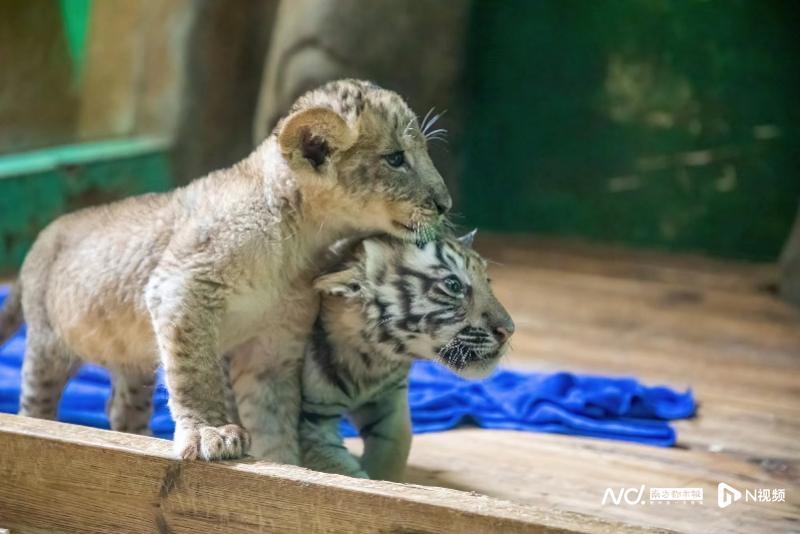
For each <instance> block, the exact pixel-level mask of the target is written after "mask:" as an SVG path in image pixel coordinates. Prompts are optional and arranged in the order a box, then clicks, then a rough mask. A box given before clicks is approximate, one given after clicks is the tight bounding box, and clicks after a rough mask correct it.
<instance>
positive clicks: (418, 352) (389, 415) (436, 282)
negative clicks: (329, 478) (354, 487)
mask: <svg viewBox="0 0 800 534" xmlns="http://www.w3.org/2000/svg"><path fill="white" fill-rule="evenodd" d="M474 235H475V232H472V233H471V234H468V235H466V236H464V237H462V238H459V239H455V238H443V239H440V240H437V241H431V242H428V243H427V244H421V245H415V244H413V243H406V242H400V241H398V240H397V239H394V238H391V237H374V238H369V239H366V240H364V241H362V242H360V243H359V244H358V245H356V248H355V250H354V251H353V252H352V254H351V255H350V259H349V260H347V261H345V262H344V263H342V264H340V265H339V266H338V267H337V268H335V269H334V270H333V272H328V273H327V274H323V275H322V276H320V277H318V278H317V279H316V281H315V287H316V288H317V289H318V290H319V291H320V293H321V295H322V304H321V309H320V315H319V316H318V318H317V320H316V323H315V325H314V328H313V333H312V336H311V339H310V342H309V343H308V344H307V347H306V354H305V361H304V368H303V377H302V384H303V385H302V391H303V400H302V415H301V422H300V448H301V451H302V455H303V465H304V466H306V467H309V468H311V469H316V470H319V471H327V472H331V473H340V474H345V475H350V476H354V477H362V478H375V479H385V480H400V479H401V478H402V476H403V471H404V469H405V464H406V460H407V459H408V453H409V448H410V445H411V423H410V417H409V408H408V399H407V394H408V381H407V378H408V372H409V368H410V366H411V363H412V361H413V360H414V359H429V360H436V361H439V362H441V363H443V364H444V365H446V366H447V367H449V368H450V369H452V370H454V371H456V372H457V373H459V374H461V375H465V376H470V377H479V376H485V375H487V374H489V372H491V370H492V369H493V368H494V367H495V365H496V364H497V362H498V360H499V359H500V357H501V356H502V355H503V353H504V352H505V350H506V348H507V346H508V343H507V342H508V339H509V337H510V336H511V334H513V333H514V323H513V321H512V320H511V317H510V316H509V314H508V312H507V311H506V310H505V309H504V308H503V306H502V305H501V304H500V303H499V302H498V301H497V299H496V298H495V296H494V294H493V293H492V290H491V288H490V287H489V281H488V279H487V276H486V261H485V260H484V259H483V258H481V257H480V256H479V255H478V254H477V253H476V252H474V251H473V250H472V249H471V245H472V240H473V237H474ZM342 415H348V416H349V417H350V419H351V420H352V422H353V423H354V425H355V426H356V427H357V428H358V430H359V434H360V435H361V437H362V438H363V440H364V454H363V456H362V457H361V460H360V461H359V460H357V459H356V458H355V457H354V456H352V455H351V454H350V453H348V451H347V450H346V449H345V447H344V445H343V441H342V437H341V435H340V432H339V420H340V417H341V416H342Z"/></svg>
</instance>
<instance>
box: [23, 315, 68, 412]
mask: <svg viewBox="0 0 800 534" xmlns="http://www.w3.org/2000/svg"><path fill="white" fill-rule="evenodd" d="M80 364H81V361H80V360H79V359H78V358H76V357H74V356H73V355H71V354H70V352H69V351H68V350H67V348H66V347H65V346H64V344H63V343H61V341H60V340H59V339H58V337H57V336H56V335H55V333H54V332H53V331H52V330H51V329H50V327H49V325H39V324H36V323H35V322H29V324H28V339H27V346H26V347H25V359H24V361H23V363H22V387H21V391H20V401H19V414H20V415H24V416H27V417H38V418H40V419H55V418H56V414H57V411H58V401H59V400H60V399H61V393H62V392H63V390H64V385H65V384H66V383H67V380H69V378H70V377H71V376H72V375H73V374H74V373H75V371H77V370H78V368H79V367H80Z"/></svg>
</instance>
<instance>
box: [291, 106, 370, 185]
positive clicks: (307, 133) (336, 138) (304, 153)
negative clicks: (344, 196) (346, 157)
mask: <svg viewBox="0 0 800 534" xmlns="http://www.w3.org/2000/svg"><path fill="white" fill-rule="evenodd" d="M355 141H356V132H355V131H354V129H353V128H350V126H348V125H347V123H346V122H345V120H344V119H343V118H342V116H341V115H339V114H338V113H336V112H335V111H333V110H332V109H327V108H311V109H306V110H303V111H298V112H296V113H293V114H292V115H289V117H288V118H287V119H286V121H285V122H284V124H283V128H281V131H280V133H279V134H278V142H279V143H280V145H281V151H282V152H283V155H284V156H285V157H286V159H287V160H288V161H289V164H290V165H293V166H294V165H296V164H297V163H300V162H304V164H309V165H311V167H312V168H313V169H314V170H316V171H318V170H320V167H322V166H323V165H324V164H325V163H326V162H327V161H328V159H329V157H330V156H331V154H333V153H334V152H337V151H341V150H347V149H348V148H350V147H351V146H353V143H355Z"/></svg>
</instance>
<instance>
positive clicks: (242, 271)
mask: <svg viewBox="0 0 800 534" xmlns="http://www.w3.org/2000/svg"><path fill="white" fill-rule="evenodd" d="M423 132H424V125H422V126H421V125H420V124H419V123H418V121H417V118H416V116H415V115H414V113H413V112H412V111H411V110H410V109H409V107H408V106H407V105H406V103H405V102H404V101H403V100H402V98H401V97H400V96H398V95H397V94H395V93H393V92H391V91H387V90H384V89H381V88H380V87H377V86H376V85H374V84H371V83H369V82H364V81H358V80H343V81H338V82H332V83H329V84H327V85H324V86H322V87H320V88H318V89H316V90H313V91H310V92H309V93H307V94H305V95H303V96H302V97H300V98H299V99H298V100H297V102H296V103H295V104H294V105H293V106H292V108H291V110H290V112H289V114H288V116H287V117H285V118H283V119H282V120H281V121H280V122H279V123H278V125H277V126H276V127H275V130H274V131H273V132H272V134H271V135H270V136H269V137H268V138H267V139H266V140H265V141H264V142H263V143H262V144H261V145H260V146H259V147H258V148H257V149H256V150H255V151H254V152H253V153H252V154H251V155H250V156H248V157H247V158H246V159H245V160H243V161H241V162H239V163H237V164H236V165H234V166H232V167H230V168H228V169H224V170H221V171H217V172H213V173H211V174H209V175H208V176H206V177H204V178H202V179H199V180H196V181H194V182H192V183H191V184H189V185H187V186H186V187H183V188H180V189H176V190H174V191H172V192H169V193H164V194H149V195H143V196H139V197H133V198H129V199H126V200H123V201H120V202H115V203H112V204H109V205H105V206H98V207H94V208H89V209H84V210H81V211H78V212H76V213H72V214H69V215H65V216H63V217H60V218H58V219H57V220H56V221H54V222H53V223H51V224H50V225H49V226H48V227H47V228H45V229H44V230H43V231H42V232H41V234H40V235H39V237H38V238H37V240H36V242H35V243H34V245H33V247H32V248H31V250H30V252H29V253H28V256H27V257H26V259H25V262H24V264H23V266H22V270H21V272H20V277H19V280H18V283H17V284H16V286H15V290H14V291H13V292H12V294H11V295H10V297H9V299H8V305H7V308H6V310H5V312H4V313H3V314H2V317H0V333H7V332H8V331H10V330H11V329H13V328H14V327H15V326H18V325H19V323H20V322H21V320H22V314H21V311H24V317H25V320H26V321H27V323H28V345H27V349H26V355H25V360H24V364H23V384H22V395H21V401H20V414H22V415H27V416H33V417H41V418H53V417H54V416H55V414H56V406H57V401H58V399H59V397H60V394H61V390H62V389H63V386H64V383H65V381H66V380H67V379H68V377H69V376H70V374H71V373H72V372H73V371H74V370H75V369H76V367H77V366H78V365H79V364H80V363H81V362H82V361H92V362H96V363H100V364H101V365H105V366H106V367H108V368H109V369H110V371H111V373H112V377H113V378H112V380H113V396H112V399H111V401H110V419H111V424H112V428H114V429H118V430H130V431H143V430H144V429H145V428H146V422H147V417H149V411H150V391H151V388H152V384H153V376H154V369H155V367H156V366H157V365H158V364H159V363H162V364H163V365H164V369H165V375H166V383H167V388H168V389H169V397H170V400H169V407H170V411H171V412H172V416H173V418H174V419H175V422H176V431H175V451H176V453H177V454H178V455H179V456H180V457H183V458H201V459H204V460H214V459H220V458H236V457H241V456H242V455H243V454H245V452H246V451H247V450H248V446H249V440H250V436H252V447H251V448H250V451H251V453H253V454H254V455H257V456H261V457H268V458H270V459H272V460H274V461H281V462H287V463H298V461H299V450H298V443H297V441H298V439H297V421H298V417H299V404H300V374H299V366H300V362H301V360H302V357H303V347H304V344H305V342H306V339H307V338H308V335H309V333H310V329H311V325H312V323H313V321H314V318H315V316H316V313H317V300H316V299H317V295H316V294H315V292H314V290H313V288H312V287H311V277H312V275H313V271H314V267H313V266H314V265H315V262H316V261H317V259H318V258H319V256H320V255H321V254H323V253H324V252H325V251H326V250H327V248H328V247H329V246H330V245H331V244H332V243H334V242H335V241H336V240H338V239H340V238H342V237H345V236H350V235H354V234H360V233H364V232H375V231H383V232H388V233H390V234H392V235H395V236H398V237H399V238H401V239H413V238H414V237H415V236H417V235H418V234H419V232H427V230H428V229H429V228H430V227H431V225H435V224H437V222H438V221H439V220H440V217H441V215H442V214H443V213H444V212H446V211H447V210H448V209H449V208H450V205H451V200H450V196H449V194H448V192H447V189H446V187H445V184H444V182H443V180H442V178H441V176H440V175H439V173H438V172H437V171H436V169H435V168H434V166H433V163H432V162H431V159H430V157H429V155H428V151H427V147H426V141H427V139H426V136H425V135H424V134H423ZM20 304H21V307H20ZM237 347H238V348H237ZM265 347H269V349H270V350H269V351H265V350H263V349H264V348H265ZM233 349H235V350H233ZM231 350H233V361H232V362H231V366H232V369H231V372H232V373H233V374H236V375H238V376H239V377H240V380H238V381H237V386H240V387H242V388H245V390H246V391H247V394H248V399H247V401H248V403H249V405H251V406H255V407H257V409H253V410H242V411H241V413H240V416H241V418H242V425H243V426H244V428H246V429H247V431H248V432H249V434H248V432H246V431H245V430H244V429H243V428H241V427H240V426H239V425H238V424H234V423H233V422H232V421H231V420H230V418H229V416H228V415H227V413H226V406H225V394H224V380H223V372H222V366H221V361H220V360H221V356H220V355H221V354H222V353H224V352H227V351H231ZM267 354H268V355H269V356H267ZM242 377H244V378H242Z"/></svg>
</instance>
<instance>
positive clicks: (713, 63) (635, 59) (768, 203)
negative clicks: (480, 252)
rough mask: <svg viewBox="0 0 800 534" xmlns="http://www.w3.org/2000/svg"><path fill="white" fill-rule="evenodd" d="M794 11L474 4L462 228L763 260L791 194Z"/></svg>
mask: <svg viewBox="0 0 800 534" xmlns="http://www.w3.org/2000/svg"><path fill="white" fill-rule="evenodd" d="M794 5H795V4H792V3H791V2H762V1H755V0H752V1H743V0H739V1H737V0H724V1H697V0H675V1H667V0H631V1H621V0H620V1H612V0H606V1H602V2H599V1H598V2H586V1H580V0H547V1H545V0H536V1H527V0H518V1H514V0H504V1H502V2H501V1H488V0H486V1H479V2H476V4H475V10H474V16H473V19H472V20H473V25H472V28H471V32H470V35H471V37H470V45H469V57H470V61H469V73H468V88H469V92H470V94H469V98H468V102H470V103H471V110H472V111H471V113H470V116H469V117H468V120H467V124H468V130H467V132H466V154H465V158H466V160H465V163H466V164H465V169H466V170H465V175H464V177H463V185H462V191H461V193H462V194H461V198H462V209H463V210H464V212H465V215H466V218H467V220H468V222H470V223H472V224H475V225H477V226H480V227H487V228H493V229H497V230H504V231H537V232H545V233H551V234H559V235H577V236H584V237H588V238H593V239H600V240H610V241H616V242H623V243H628V244H633V245H643V246H648V247H662V248H669V249H680V250H698V251H705V252H708V253H712V254H717V255H723V256H733V257H745V258H753V259H774V258H775V257H776V255H777V253H778V251H779V249H780V246H781V243H782V242H783V240H784V239H785V237H786V234H787V233H788V229H789V227H790V223H791V220H792V219H793V217H794V215H795V213H796V211H797V207H798V199H799V198H800V165H799V164H798V155H799V154H800V151H799V150H798V132H797V130H798V125H800V113H799V112H798V111H799V109H800V108H798V105H797V98H798V97H800V83H799V81H798V80H799V78H798V73H799V72H800V70H799V69H798V64H797V53H796V52H797V46H796V44H795V41H796V30H797V26H796V21H797V8H795V7H794Z"/></svg>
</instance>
